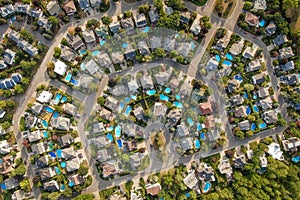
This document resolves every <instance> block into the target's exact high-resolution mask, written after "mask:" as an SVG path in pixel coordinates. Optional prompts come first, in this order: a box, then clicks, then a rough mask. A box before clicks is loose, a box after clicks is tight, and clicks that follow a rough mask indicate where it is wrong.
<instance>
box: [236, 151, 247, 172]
mask: <svg viewBox="0 0 300 200" xmlns="http://www.w3.org/2000/svg"><path fill="white" fill-rule="evenodd" d="M246 163H247V159H246V156H245V155H244V154H241V155H239V156H236V157H235V158H234V159H233V166H234V167H235V168H237V169H243V168H244V166H245V165H246Z"/></svg>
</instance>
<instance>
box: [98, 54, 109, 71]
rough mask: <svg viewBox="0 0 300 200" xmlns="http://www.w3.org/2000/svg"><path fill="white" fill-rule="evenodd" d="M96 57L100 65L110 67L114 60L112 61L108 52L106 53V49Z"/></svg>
mask: <svg viewBox="0 0 300 200" xmlns="http://www.w3.org/2000/svg"><path fill="white" fill-rule="evenodd" d="M96 59H97V62H98V63H99V65H100V67H103V68H110V67H111V65H112V61H111V59H110V57H109V55H108V53H106V52H105V51H102V52H100V54H99V55H97V56H96ZM111 71H112V70H111Z"/></svg>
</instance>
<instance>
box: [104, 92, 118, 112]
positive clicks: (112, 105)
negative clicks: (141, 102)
mask: <svg viewBox="0 0 300 200" xmlns="http://www.w3.org/2000/svg"><path fill="white" fill-rule="evenodd" d="M104 106H105V107H107V108H108V109H110V110H111V111H114V110H116V109H117V106H118V100H116V99H115V98H113V97H111V96H108V97H107V98H106V102H105V104H104Z"/></svg>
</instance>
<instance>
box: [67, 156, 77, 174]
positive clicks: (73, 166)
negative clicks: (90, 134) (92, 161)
mask: <svg viewBox="0 0 300 200" xmlns="http://www.w3.org/2000/svg"><path fill="white" fill-rule="evenodd" d="M79 167H80V163H79V160H78V158H73V159H71V160H68V161H67V167H66V168H67V172H74V171H76V170H78V169H79Z"/></svg>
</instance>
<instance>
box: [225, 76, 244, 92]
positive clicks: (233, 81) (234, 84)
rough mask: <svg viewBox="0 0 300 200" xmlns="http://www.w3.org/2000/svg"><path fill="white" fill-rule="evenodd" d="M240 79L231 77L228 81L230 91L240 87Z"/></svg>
mask: <svg viewBox="0 0 300 200" xmlns="http://www.w3.org/2000/svg"><path fill="white" fill-rule="evenodd" d="M240 83H241V82H240V81H238V80H236V79H234V78H233V79H229V80H228V81H227V90H228V92H229V93H232V92H233V91H234V90H235V89H237V88H239V87H240Z"/></svg>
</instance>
